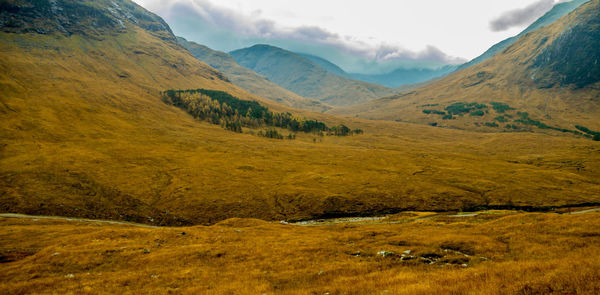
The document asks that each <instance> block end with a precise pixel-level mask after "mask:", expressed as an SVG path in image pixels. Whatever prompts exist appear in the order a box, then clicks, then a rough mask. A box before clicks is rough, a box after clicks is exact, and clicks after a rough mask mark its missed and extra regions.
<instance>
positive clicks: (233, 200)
mask: <svg viewBox="0 0 600 295" xmlns="http://www.w3.org/2000/svg"><path fill="white" fill-rule="evenodd" d="M31 3H38V2H31ZM40 3H41V2H40ZM59 3H61V4H62V3H80V4H81V3H83V4H84V5H92V4H89V3H93V5H100V4H102V3H104V2H101V1H99V2H97V1H93V2H69V1H60V2H59ZM86 3H88V4H86ZM106 3H108V2H106ZM106 3H105V4H106ZM119 3H121V2H119ZM122 3H130V4H131V2H122ZM106 5H108V4H106ZM110 5H112V4H110ZM132 5H133V4H132ZM134 7H136V8H135V9H139V7H137V6H134ZM13 11H14V10H13ZM98 11H100V12H104V13H107V11H108V13H110V10H108V9H106V7H104V9H100V10H98ZM110 15H112V13H111V14H110ZM117 20H121V21H122V22H123V23H124V26H125V29H122V28H121V29H118V30H116V31H115V30H114V29H110V28H112V27H106V28H105V29H103V30H105V31H98V32H95V33H94V35H93V36H92V33H90V32H87V31H85V30H87V29H89V27H87V26H84V29H85V30H84V31H83V32H84V33H81V32H79V33H77V32H75V31H74V32H75V33H72V34H71V33H64V32H58V31H56V32H53V33H44V34H42V33H39V32H37V31H36V30H35V29H34V30H33V31H30V30H25V31H18V30H16V29H15V27H11V28H7V29H3V30H4V32H2V33H0V34H1V35H0V54H1V56H2V58H1V59H0V68H1V69H2V70H1V71H0V92H1V93H2V96H0V117H1V120H2V122H3V124H2V125H0V151H1V152H0V211H2V212H18V213H29V214H44V215H62V216H79V217H91V218H105V219H116V220H129V221H136V222H143V223H149V224H163V225H165V224H168V225H190V224H210V223H215V222H218V221H220V220H224V219H227V218H231V217H255V218H261V219H267V220H281V219H287V220H289V219H302V218H310V217H315V216H340V215H367V214H377V213H382V212H395V211H400V210H467V209H472V208H485V207H489V208H525V209H532V210H544V209H548V207H553V206H562V205H568V204H582V203H597V202H600V199H599V196H600V181H599V179H600V178H599V177H598V175H600V170H599V169H600V168H599V167H600V153H599V151H600V146H599V143H597V142H593V141H591V140H589V139H585V138H574V137H565V136H550V135H544V134H527V133H509V134H482V133H475V132H469V131H459V130H447V129H442V128H435V127H430V126H422V125H414V124H406V123H394V122H371V121H365V120H360V119H345V118H340V117H334V116H330V115H324V114H318V113H310V112H305V111H299V110H290V109H289V108H286V107H285V106H283V105H280V104H277V103H274V102H272V101H270V100H266V99H261V98H257V97H255V96H252V95H250V94H248V93H247V92H245V91H243V90H241V89H240V88H238V87H236V86H235V85H233V84H231V83H229V82H228V81H227V79H226V78H225V76H224V75H223V74H222V73H220V72H217V71H216V70H214V69H213V68H211V67H209V66H208V65H206V64H204V63H202V62H200V61H198V60H197V59H196V58H194V57H193V56H192V55H191V54H190V53H189V52H188V51H186V50H184V49H183V48H182V47H180V46H179V45H178V44H176V43H175V42H174V41H172V40H170V38H163V37H162V35H164V34H168V30H167V31H156V32H155V31H149V30H146V29H143V28H142V27H140V26H138V25H136V23H135V22H133V21H128V20H127V19H119V18H117ZM30 23H31V22H30ZM69 23H74V21H73V20H71V21H69ZM115 23H117V24H118V23H119V22H117V21H116V20H115ZM44 24H46V23H44ZM37 29H39V28H37ZM82 30H83V29H82ZM198 88H203V89H210V90H221V91H225V92H227V93H229V94H231V95H233V96H235V97H237V98H240V99H254V100H256V101H257V102H259V103H260V104H261V105H263V106H265V107H268V108H269V109H270V110H272V111H274V112H291V113H293V114H294V115H296V116H299V117H303V118H307V119H313V120H318V121H321V122H324V123H326V124H327V125H328V126H335V125H338V124H344V125H346V126H348V127H350V128H351V129H355V128H360V129H363V130H364V134H360V135H353V136H346V137H335V136H323V137H321V136H319V135H318V134H312V133H298V134H297V137H296V139H295V140H293V141H292V140H275V139H269V138H265V137H260V136H257V134H258V133H259V132H261V131H263V129H261V128H244V131H243V133H238V132H234V131H230V130H226V129H223V128H221V127H220V126H218V125H214V124H211V123H209V122H205V121H201V120H197V119H195V118H194V117H193V116H192V115H191V114H189V113H188V112H187V111H186V110H183V109H180V108H178V107H176V106H172V105H169V104H167V103H165V102H164V101H163V100H162V98H161V91H165V90H168V89H198ZM582 126H587V127H588V128H590V129H591V130H595V131H597V130H598V128H596V129H594V128H595V127H594V126H593V124H588V125H584V124H582ZM282 132H283V131H282ZM285 132H288V131H285ZM285 134H287V133H285Z"/></svg>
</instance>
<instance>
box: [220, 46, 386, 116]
mask: <svg viewBox="0 0 600 295" xmlns="http://www.w3.org/2000/svg"><path fill="white" fill-rule="evenodd" d="M230 54H231V56H233V58H235V59H236V61H237V62H238V63H239V64H240V65H242V66H244V67H246V68H249V69H251V70H253V71H255V72H257V73H259V74H261V75H264V76H265V77H267V78H268V79H269V80H270V81H272V82H274V83H276V84H277V85H280V86H281V87H283V88H285V89H288V90H290V91H293V92H295V93H297V94H299V95H302V96H304V97H314V98H318V99H320V100H321V101H322V102H324V103H326V104H329V105H332V106H348V105H353V104H357V103H361V102H366V101H369V100H371V99H374V98H377V97H381V96H386V95H391V94H393V93H394V91H393V90H392V89H390V88H387V87H384V86H381V85H377V84H370V83H366V82H361V81H356V80H351V79H348V78H344V77H341V76H337V75H334V74H331V73H330V72H328V71H327V70H325V69H324V68H322V67H320V66H319V65H317V64H315V63H314V62H312V61H311V60H309V59H308V58H306V57H304V56H301V55H299V54H296V53H293V52H289V51H286V50H283V49H281V48H277V47H273V46H268V45H255V46H253V47H250V48H245V49H240V50H236V51H233V52H230Z"/></svg>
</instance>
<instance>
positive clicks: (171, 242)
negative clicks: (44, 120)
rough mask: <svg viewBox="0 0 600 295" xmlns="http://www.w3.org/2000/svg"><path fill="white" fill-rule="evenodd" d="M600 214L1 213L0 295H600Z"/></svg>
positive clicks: (505, 212) (495, 212)
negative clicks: (182, 219) (190, 218)
mask: <svg viewBox="0 0 600 295" xmlns="http://www.w3.org/2000/svg"><path fill="white" fill-rule="evenodd" d="M599 223H600V212H588V213H585V214H556V213H537V214H531V213H517V212H510V211H489V212H482V213H481V214H479V215H476V216H468V217H460V218H459V217H452V216H449V215H439V214H434V213H403V214H399V215H395V216H391V217H389V218H387V219H384V220H382V221H375V222H363V223H340V224H335V225H321V226H298V225H291V224H279V223H269V222H265V221H260V220H255V219H228V220H225V221H223V222H221V223H218V224H216V225H213V226H208V227H204V226H196V227H187V228H142V227H135V226H128V225H107V224H104V223H96V222H89V221H61V220H48V219H31V218H24V219H21V218H0V258H1V259H0V262H2V263H0V294H26V293H27V294H32V293H33V294H35V293H46V294H47V293H56V294H117V293H119V294H127V293H136V294H167V293H168V294H275V293H276V294H549V293H554V294H598V292H600V267H599V265H600V228H599V227H598V226H597V225H598V224H599ZM33 237H35V238H33ZM407 250H410V252H409V251H407ZM403 256H404V257H403Z"/></svg>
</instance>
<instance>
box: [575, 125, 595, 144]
mask: <svg viewBox="0 0 600 295" xmlns="http://www.w3.org/2000/svg"><path fill="white" fill-rule="evenodd" d="M575 128H577V129H578V130H580V131H581V132H583V133H585V135H586V136H587V137H591V138H592V139H593V140H595V141H600V132H597V131H592V130H590V129H588V128H587V127H583V126H579V125H575Z"/></svg>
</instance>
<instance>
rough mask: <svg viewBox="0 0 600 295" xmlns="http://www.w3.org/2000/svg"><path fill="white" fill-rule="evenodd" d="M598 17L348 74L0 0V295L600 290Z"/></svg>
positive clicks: (95, 10) (85, 5) (151, 19)
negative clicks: (428, 60) (460, 54)
mask: <svg viewBox="0 0 600 295" xmlns="http://www.w3.org/2000/svg"><path fill="white" fill-rule="evenodd" d="M598 12H600V0H591V1H579V0H577V1H574V2H568V3H560V4H557V5H556V6H554V8H553V9H552V10H551V11H549V12H548V13H547V14H546V15H544V16H543V17H542V18H540V19H539V20H538V21H537V22H536V23H534V24H532V25H531V26H530V27H528V28H527V29H526V30H525V31H524V32H523V33H522V34H520V35H517V36H516V37H514V38H513V39H507V40H505V41H503V42H502V43H499V45H497V46H494V47H492V49H490V51H488V52H486V53H484V54H483V55H482V56H481V57H479V58H477V59H475V60H473V61H472V63H471V64H469V63H466V64H464V65H463V66H460V65H446V66H444V67H440V68H437V69H436V70H434V69H431V68H430V69H424V68H421V69H409V68H404V69H398V70H397V71H395V72H392V73H390V74H389V75H388V74H386V75H381V76H378V77H375V76H373V75H371V76H369V75H367V74H364V75H366V76H364V77H362V78H360V79H359V77H357V76H356V75H358V74H349V73H348V72H346V71H345V70H343V69H342V68H340V67H338V66H337V65H335V64H333V63H331V62H329V61H328V60H325V59H323V58H321V57H318V56H311V55H307V54H302V53H298V52H292V51H289V50H286V49H283V48H278V47H275V46H271V45H255V46H252V47H248V48H243V49H239V50H234V51H231V52H229V53H225V52H223V51H218V50H213V49H211V48H210V47H208V46H205V45H202V44H198V43H196V42H194V41H192V40H187V39H185V38H184V37H176V35H175V33H174V32H173V31H172V30H171V28H170V27H169V25H168V24H167V23H166V22H165V21H164V20H163V19H162V18H161V17H159V16H157V15H156V14H154V13H152V12H150V11H148V10H146V9H145V8H143V7H142V6H140V5H138V4H136V3H134V2H132V1H130V0H114V1H111V0H98V1H89V0H85V1H75V0H57V1H46V0H42V1H37V0H36V1H34V0H8V1H4V2H2V3H0V57H1V58H0V69H1V70H0V119H1V120H2V124H0V294H596V293H599V292H600V284H599V283H598V282H600V268H599V267H598V263H599V262H600V261H598V260H599V259H600V258H599V257H600V255H599V254H600V246H599V245H600V243H599V242H600V240H599V237H600V231H599V229H600V227H599V226H598V225H599V224H600V212H598V208H599V207H600V120H599V118H600V100H599V99H600V96H599V91H598V90H599V85H600V76H598V73H600V72H599V71H598V69H599V66H598V63H597V58H598V51H597V50H595V49H594V48H597V45H599V44H598V42H599V40H600V39H599V38H598V29H599V28H600V27H599V19H600V17H599V15H600V13H598ZM498 48H501V49H498ZM367 76H369V77H367ZM423 77H425V78H423ZM429 78H432V79H433V78H435V79H434V80H430V81H426V82H422V81H421V80H423V79H429ZM361 79H363V80H367V79H375V80H372V81H373V82H380V81H383V80H386V81H388V82H390V83H392V84H393V85H392V84H388V86H396V84H394V83H393V82H394V81H396V82H397V83H400V84H402V85H403V86H402V87H397V88H392V87H388V86H384V85H379V84H374V83H370V82H365V81H362V80H361ZM399 79H407V80H406V81H409V80H410V81H412V82H419V84H415V85H405V84H404V83H405V82H398V81H400V80H399ZM402 81H404V80H402Z"/></svg>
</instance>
